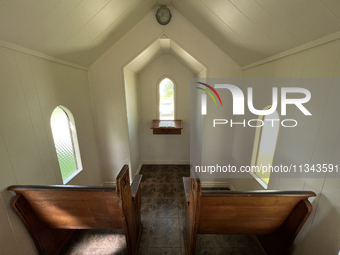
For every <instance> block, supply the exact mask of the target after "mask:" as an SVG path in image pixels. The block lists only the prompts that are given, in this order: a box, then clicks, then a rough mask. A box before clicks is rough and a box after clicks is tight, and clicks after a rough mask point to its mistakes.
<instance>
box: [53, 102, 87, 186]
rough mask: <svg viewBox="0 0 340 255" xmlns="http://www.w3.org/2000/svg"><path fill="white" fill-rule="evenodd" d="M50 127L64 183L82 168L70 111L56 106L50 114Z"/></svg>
mask: <svg viewBox="0 0 340 255" xmlns="http://www.w3.org/2000/svg"><path fill="white" fill-rule="evenodd" d="M51 128H52V134H53V140H54V145H55V149H56V152H57V157H58V161H59V166H60V171H61V176H62V179H63V183H64V184H66V183H67V182H68V181H70V180H71V179H72V178H73V177H74V176H76V175H77V174H78V173H79V172H80V171H81V170H82V165H81V159H80V152H79V146H78V139H77V133H76V127H75V123H74V119H73V115H72V113H71V112H70V111H69V110H68V109H67V108H65V107H63V106H57V107H56V108H55V109H54V111H53V113H52V116H51Z"/></svg>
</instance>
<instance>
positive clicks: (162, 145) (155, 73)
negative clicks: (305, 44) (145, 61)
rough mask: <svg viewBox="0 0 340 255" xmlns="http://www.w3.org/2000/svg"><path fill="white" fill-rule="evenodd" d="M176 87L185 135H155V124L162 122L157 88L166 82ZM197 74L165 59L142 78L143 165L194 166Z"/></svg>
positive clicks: (173, 60) (142, 73)
mask: <svg viewBox="0 0 340 255" xmlns="http://www.w3.org/2000/svg"><path fill="white" fill-rule="evenodd" d="M165 77H169V78H170V79H172V80H173V81H174V83H175V118H176V119H179V120H182V124H183V129H182V134H181V135H153V134H152V129H150V127H151V124H152V120H153V119H158V118H159V117H158V112H157V96H158V94H157V92H158V90H157V86H158V84H159V82H160V81H161V79H162V78H165ZM194 77H195V74H194V73H192V72H191V71H190V70H188V69H187V68H186V67H185V66H184V65H183V64H182V63H180V62H179V61H178V60H176V59H175V58H174V57H173V56H171V55H162V56H161V57H159V58H158V59H157V60H155V61H154V62H153V63H152V64H150V65H149V66H148V67H146V68H145V69H144V70H143V71H142V72H141V73H140V75H139V93H140V100H139V101H140V110H141V111H140V112H141V152H142V159H143V163H144V162H145V163H148V164H171V163H177V164H180V163H182V164H189V162H190V79H191V78H194Z"/></svg>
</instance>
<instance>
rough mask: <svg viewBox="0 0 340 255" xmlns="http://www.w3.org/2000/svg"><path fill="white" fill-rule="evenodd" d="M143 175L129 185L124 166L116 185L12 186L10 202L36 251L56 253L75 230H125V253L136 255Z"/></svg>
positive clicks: (139, 235) (140, 224)
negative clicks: (12, 195)
mask: <svg viewBox="0 0 340 255" xmlns="http://www.w3.org/2000/svg"><path fill="white" fill-rule="evenodd" d="M141 178H142V175H136V176H135V178H134V180H133V182H132V185H131V186H130V177H129V168H128V166H127V165H125V166H124V167H123V168H122V170H121V171H120V173H119V174H118V176H117V178H116V187H104V186H69V185H60V186H35V185H34V186H31V185H15V186H10V187H8V190H11V191H14V192H15V193H16V195H15V197H13V199H12V202H11V205H12V207H13V209H14V210H15V212H16V213H17V214H18V216H19V217H20V218H21V220H22V221H23V223H24V224H25V226H26V228H27V229H28V231H29V233H30V235H31V237H32V239H33V241H34V243H35V245H36V247H37V249H38V251H39V254H46V255H47V254H48V255H52V254H59V253H60V251H61V250H62V248H63V247H64V246H65V244H66V243H67V242H68V240H69V239H70V237H71V236H72V235H73V234H74V231H75V230H76V229H124V231H125V237H126V243H127V249H128V254H131V255H135V254H138V249H139V243H140V238H141V234H142V228H143V225H142V223H141V214H140V207H141V190H140V182H141Z"/></svg>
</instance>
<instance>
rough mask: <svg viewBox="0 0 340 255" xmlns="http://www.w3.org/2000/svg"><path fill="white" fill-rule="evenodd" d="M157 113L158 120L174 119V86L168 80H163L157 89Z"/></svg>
mask: <svg viewBox="0 0 340 255" xmlns="http://www.w3.org/2000/svg"><path fill="white" fill-rule="evenodd" d="M158 93H159V94H158V96H159V98H158V111H159V119H160V120H174V119H175V85H174V83H173V82H172V81H171V80H170V79H169V78H164V79H163V80H162V81H161V82H160V83H159V88H158Z"/></svg>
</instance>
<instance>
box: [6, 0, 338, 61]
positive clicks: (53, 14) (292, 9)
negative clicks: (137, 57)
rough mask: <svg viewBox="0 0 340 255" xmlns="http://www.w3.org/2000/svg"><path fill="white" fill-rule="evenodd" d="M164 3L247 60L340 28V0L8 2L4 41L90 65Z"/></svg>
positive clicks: (11, 0) (235, 57) (308, 40)
mask: <svg viewBox="0 0 340 255" xmlns="http://www.w3.org/2000/svg"><path fill="white" fill-rule="evenodd" d="M158 4H171V5H172V6H173V7H174V8H175V9H177V10H178V11H179V12H180V13H181V14H182V15H183V16H184V17H185V18H186V19H188V20H189V21H190V22H191V23H193V24H194V25H195V26H196V27H197V28H198V29H200V30H201V31H202V32H203V33H204V34H205V35H206V36H207V37H209V38H210V39H211V40H212V41H213V42H214V43H215V44H216V45H218V46H219V47H220V48H221V49H222V50H224V51H225V52H226V53H227V54H228V55H229V56H230V57H232V58H233V59H234V60H235V61H236V62H238V63H239V64H240V65H241V66H244V65H247V64H250V63H253V62H255V61H258V60H261V59H263V58H266V57H269V56H272V55H275V54H277V53H280V52H282V51H285V50H288V49H291V48H293V47H296V46H299V45H301V44H304V43H307V42H310V41H313V40H315V39H317V38H320V37H323V36H326V35H329V34H332V33H334V32H337V31H340V0H171V1H170V0H158V1H157V0H0V39H1V40H4V41H7V42H11V43H15V44H18V45H21V46H24V47H27V48H29V49H32V50H36V51H39V52H42V53H45V54H48V55H51V56H55V57H58V58H61V59H64V60H67V61H70V62H73V63H76V64H79V65H82V66H89V65H90V64H91V63H93V62H94V61H95V60H96V59H97V58H98V57H99V56H100V55H101V54H103V53H104V52H105V51H106V50H107V49H108V48H109V47H110V46H111V45H113V44H114V43H115V42H116V41H117V40H119V39H120V38H121V37H122V36H123V35H124V34H125V33H127V32H128V31H129V30H130V29H131V28H132V27H133V26H134V25H135V24H137V22H138V21H140V20H141V19H142V18H143V17H144V16H145V15H146V14H147V13H149V12H150V11H151V10H152V9H153V8H155V7H156V6H157V5H158Z"/></svg>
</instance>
